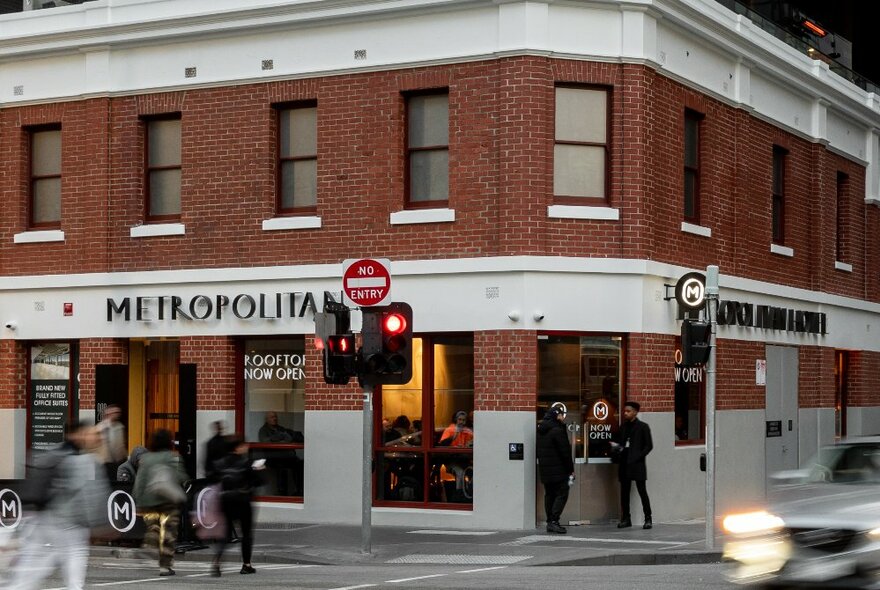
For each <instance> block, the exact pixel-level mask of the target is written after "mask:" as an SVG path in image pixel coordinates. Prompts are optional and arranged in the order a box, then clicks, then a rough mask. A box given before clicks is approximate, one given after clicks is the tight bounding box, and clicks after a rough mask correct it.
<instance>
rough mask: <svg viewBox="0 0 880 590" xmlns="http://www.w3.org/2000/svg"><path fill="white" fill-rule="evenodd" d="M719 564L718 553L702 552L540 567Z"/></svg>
mask: <svg viewBox="0 0 880 590" xmlns="http://www.w3.org/2000/svg"><path fill="white" fill-rule="evenodd" d="M709 563H721V552H720V551H703V552H698V553H697V552H695V553H619V554H611V555H599V556H595V557H583V558H580V559H572V560H569V561H557V562H554V563H552V564H542V565H554V566H557V565H560V566H571V565H575V566H577V565H580V566H584V565H589V566H609V565H697V564H709Z"/></svg>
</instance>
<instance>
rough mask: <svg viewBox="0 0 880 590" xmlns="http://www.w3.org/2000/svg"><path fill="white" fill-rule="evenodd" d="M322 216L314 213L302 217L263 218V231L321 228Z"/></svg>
mask: <svg viewBox="0 0 880 590" xmlns="http://www.w3.org/2000/svg"><path fill="white" fill-rule="evenodd" d="M320 228H321V218H320V217H317V216H314V215H307V216H302V217H273V218H272V219H264V220H263V231H278V230H285V229H320Z"/></svg>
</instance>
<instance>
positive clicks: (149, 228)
mask: <svg viewBox="0 0 880 590" xmlns="http://www.w3.org/2000/svg"><path fill="white" fill-rule="evenodd" d="M184 234H186V226H185V225H184V224H182V223H146V224H144V225H136V226H134V227H133V228H131V237H133V238H151V237H155V236H182V235H184Z"/></svg>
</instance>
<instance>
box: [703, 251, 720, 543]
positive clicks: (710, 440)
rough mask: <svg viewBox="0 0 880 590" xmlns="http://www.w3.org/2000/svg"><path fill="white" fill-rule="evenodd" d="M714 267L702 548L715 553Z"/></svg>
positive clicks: (709, 293)
mask: <svg viewBox="0 0 880 590" xmlns="http://www.w3.org/2000/svg"><path fill="white" fill-rule="evenodd" d="M718 295H719V293H718V267H717V266H715V265H712V266H709V267H707V268H706V314H707V315H708V316H709V317H708V318H706V319H707V321H708V322H709V326H710V333H709V334H710V335H709V350H710V352H709V360H708V361H707V362H706V548H707V549H709V550H713V549H715V375H716V372H715V362H716V358H717V356H718V349H717V348H715V329H716V326H717V324H716V322H715V319H716V314H717V311H718Z"/></svg>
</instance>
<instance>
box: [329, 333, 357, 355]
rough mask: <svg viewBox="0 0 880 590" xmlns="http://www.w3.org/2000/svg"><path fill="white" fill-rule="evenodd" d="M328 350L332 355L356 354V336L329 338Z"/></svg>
mask: <svg viewBox="0 0 880 590" xmlns="http://www.w3.org/2000/svg"><path fill="white" fill-rule="evenodd" d="M327 350H329V351H330V353H331V354H354V336H352V335H351V334H334V335H333V336H330V337H329V338H327Z"/></svg>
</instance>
